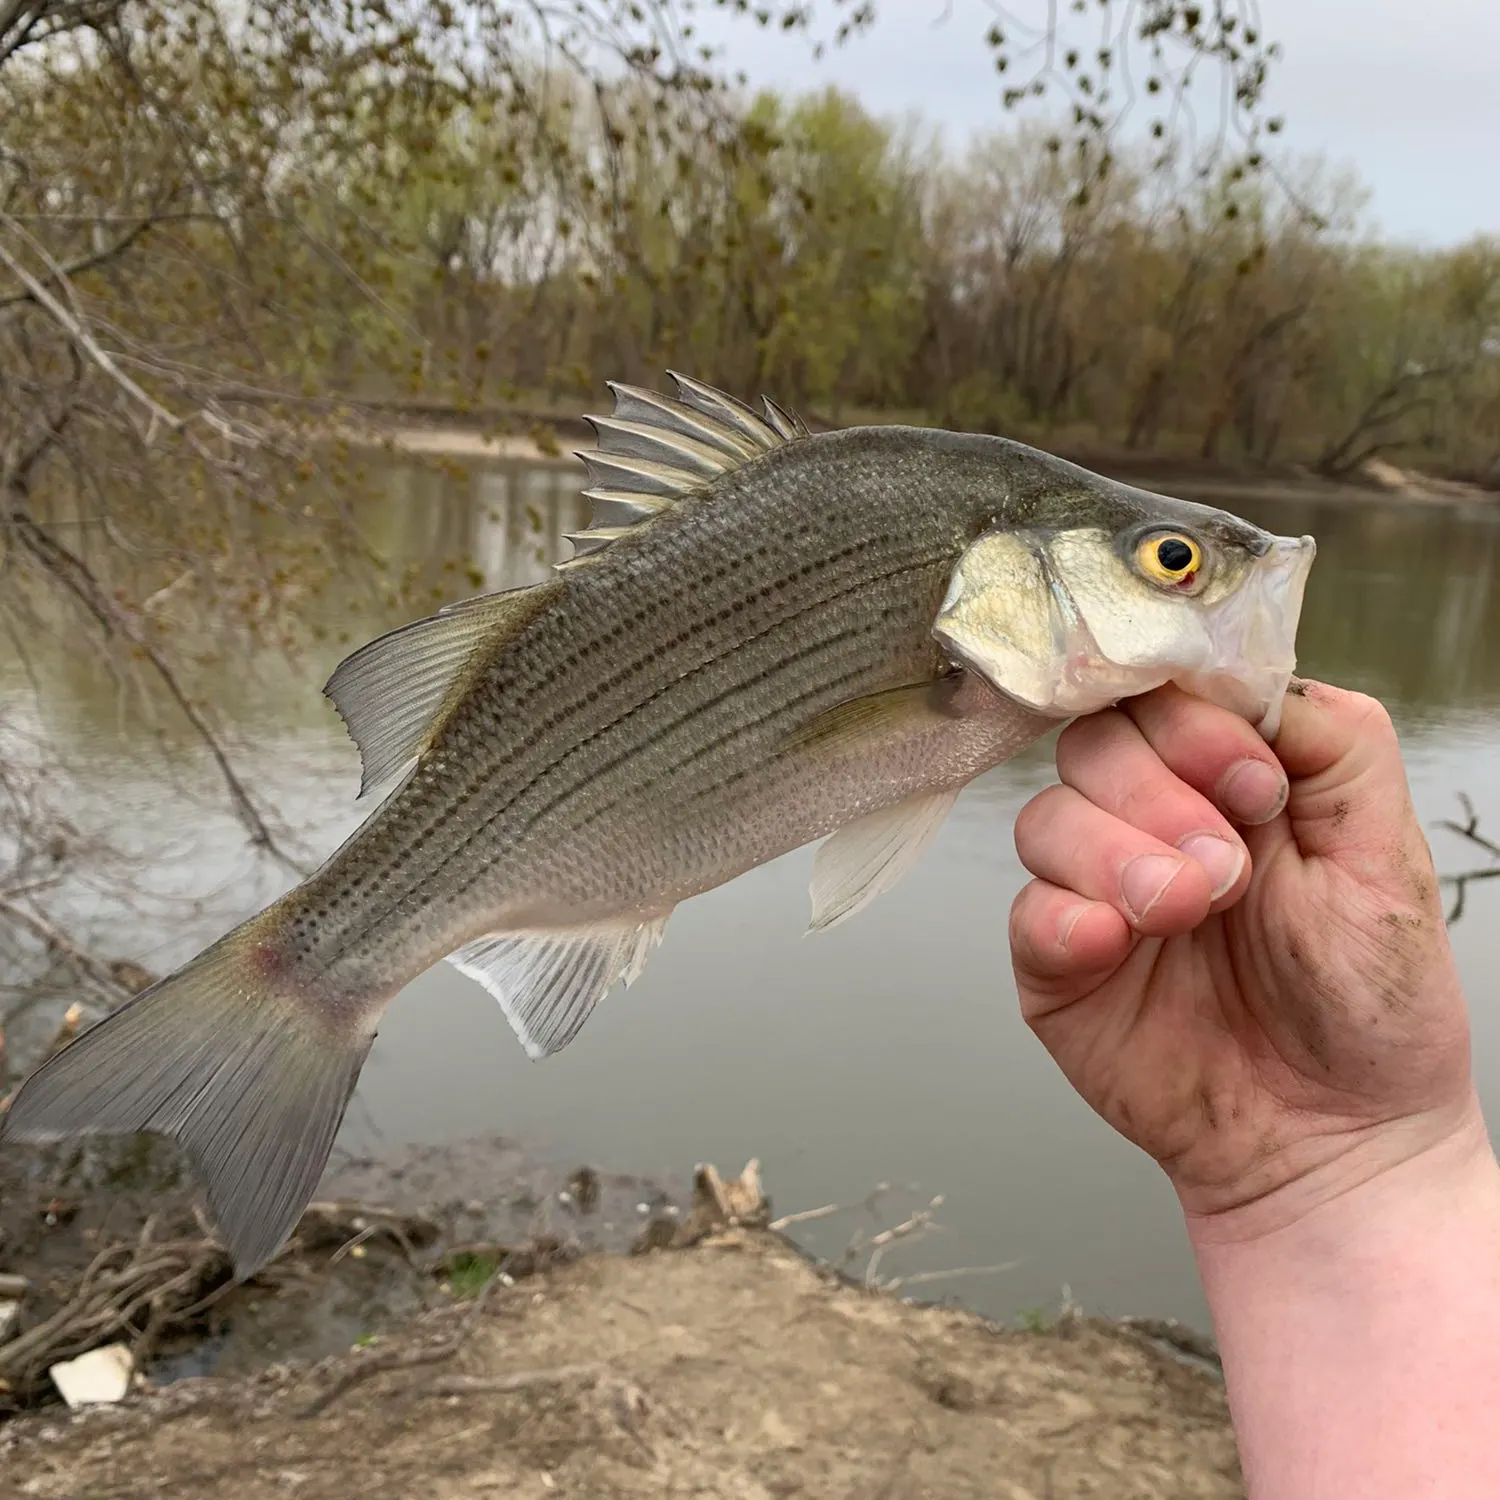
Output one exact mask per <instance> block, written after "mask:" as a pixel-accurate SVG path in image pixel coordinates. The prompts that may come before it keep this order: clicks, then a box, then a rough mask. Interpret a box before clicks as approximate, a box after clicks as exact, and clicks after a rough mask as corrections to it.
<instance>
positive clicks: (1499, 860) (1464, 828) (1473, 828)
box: [1435, 792, 1500, 927]
mask: <svg viewBox="0 0 1500 1500" xmlns="http://www.w3.org/2000/svg"><path fill="white" fill-rule="evenodd" d="M1458 800H1459V802H1460V804H1461V805H1462V806H1463V810H1464V821H1463V822H1462V823H1455V822H1454V821H1453V820H1452V819H1451V818H1439V819H1438V821H1437V823H1436V825H1435V826H1436V827H1438V828H1446V829H1447V830H1448V831H1449V832H1450V833H1456V834H1457V835H1458V836H1459V837H1460V838H1463V839H1467V840H1468V841H1469V842H1470V843H1471V844H1475V845H1477V846H1478V847H1479V848H1481V849H1483V850H1484V851H1485V853H1486V854H1488V855H1489V856H1490V858H1491V860H1492V861H1495V863H1491V864H1490V865H1488V866H1481V867H1480V868H1479V869H1476V870H1463V871H1461V872H1460V873H1459V874H1457V875H1444V876H1443V877H1442V882H1441V883H1442V884H1443V885H1448V886H1452V887H1453V892H1454V895H1453V905H1452V907H1451V908H1450V909H1449V911H1448V914H1447V918H1446V920H1447V922H1448V925H1449V926H1450V927H1451V926H1452V925H1453V924H1454V923H1455V922H1457V921H1458V920H1459V919H1460V918H1461V917H1462V916H1463V914H1464V908H1465V905H1466V903H1467V900H1468V894H1469V886H1470V885H1471V884H1473V883H1474V882H1475V881H1479V880H1497V879H1500V844H1497V843H1495V842H1494V840H1493V839H1488V838H1486V837H1485V836H1484V835H1483V834H1482V833H1480V832H1479V814H1478V813H1477V812H1476V811H1475V810H1474V804H1473V802H1472V801H1471V800H1470V799H1469V796H1468V793H1466V792H1459V793H1458Z"/></svg>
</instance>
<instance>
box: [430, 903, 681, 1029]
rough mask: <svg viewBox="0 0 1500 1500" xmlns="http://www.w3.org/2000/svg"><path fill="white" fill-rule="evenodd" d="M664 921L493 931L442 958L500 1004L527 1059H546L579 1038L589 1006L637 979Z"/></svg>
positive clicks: (592, 1006) (662, 919) (660, 919)
mask: <svg viewBox="0 0 1500 1500" xmlns="http://www.w3.org/2000/svg"><path fill="white" fill-rule="evenodd" d="M666 925H667V918H666V916H660V917H656V918H654V919H653V920H651V921H649V922H641V921H639V920H631V919H625V920H620V921H610V922H595V923H592V924H591V925H589V926H587V927H575V928H570V929H567V930H565V931H561V932H533V933H519V934H507V933H495V934H492V935H491V936H488V937H482V938H477V939H476V940H475V941H474V942H472V943H465V944H464V946H463V947H462V948H460V949H458V950H457V952H454V953H450V954H449V955H448V962H449V963H451V964H452V965H453V967H454V968H455V969H457V970H458V971H459V972H460V973H463V974H467V975H468V976H469V978H470V979H474V980H477V981H478V982H479V983H480V984H482V985H483V986H484V987H485V989H487V990H488V991H489V992H490V994H492V995H493V996H494V997H495V999H497V1000H498V1001H499V1002H500V1009H501V1010H503V1011H504V1012H505V1019H506V1020H507V1021H509V1022H510V1024H511V1027H512V1029H513V1030H514V1031H515V1033H516V1036H517V1037H519V1038H520V1042H521V1045H522V1046H523V1047H524V1048H525V1049H526V1055H527V1056H528V1057H532V1058H542V1057H549V1056H551V1054H552V1053H554V1052H557V1051H559V1050H561V1049H562V1048H563V1047H566V1046H567V1045H568V1043H569V1042H571V1041H572V1040H573V1038H574V1037H575V1036H577V1035H578V1032H579V1030H580V1029H581V1028H582V1026H583V1023H584V1022H585V1021H587V1020H588V1018H589V1016H590V1015H592V1014H593V1010H594V1007H595V1006H596V1005H597V1004H598V1003H599V1002H600V1001H601V1000H602V999H603V998H604V997H605V995H607V994H608V993H609V992H610V990H612V989H613V988H614V987H615V985H616V984H617V983H618V982H619V981H620V980H622V979H623V980H624V981H625V984H626V985H627V986H629V985H631V984H633V983H634V982H635V981H636V980H637V979H639V978H640V975H641V970H642V969H643V968H645V966H646V959H647V957H648V956H649V955H650V952H651V950H652V949H653V948H654V947H655V946H656V945H657V944H658V943H659V942H661V938H662V932H663V931H664V930H665V928H666Z"/></svg>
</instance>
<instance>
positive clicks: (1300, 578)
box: [1172, 536, 1318, 744]
mask: <svg viewBox="0 0 1500 1500" xmlns="http://www.w3.org/2000/svg"><path fill="white" fill-rule="evenodd" d="M1317 552H1318V544H1317V542H1316V541H1315V540H1314V539H1313V538H1312V537H1310V536H1303V537H1285V536H1273V537H1272V538H1270V545H1269V546H1268V547H1267V549H1266V551H1265V552H1264V553H1263V554H1262V555H1261V557H1260V558H1259V559H1258V560H1257V562H1256V564H1255V567H1254V571H1253V572H1252V573H1251V575H1250V577H1248V578H1247V579H1246V580H1245V582H1244V584H1243V585H1242V586H1241V587H1240V588H1239V589H1237V590H1236V591H1235V592H1234V593H1233V594H1232V595H1231V596H1230V597H1229V598H1228V599H1226V600H1224V601H1223V603H1222V604H1219V605H1217V606H1216V607H1215V608H1214V609H1213V610H1211V611H1210V612H1209V614H1208V621H1207V624H1208V632H1209V636H1210V639H1211V640H1212V642H1213V648H1214V649H1213V657H1214V666H1213V667H1212V668H1211V669H1208V670H1200V671H1194V672H1186V673H1183V674H1181V675H1180V676H1177V677H1174V678H1173V679H1172V680H1173V681H1174V682H1176V683H1177V685H1178V686H1179V687H1181V688H1183V689H1184V690H1185V691H1187V692H1190V693H1193V694H1194V695H1195V696H1197V697H1200V698H1206V699H1208V700H1209V701H1210V702H1213V703H1218V704H1220V705H1221V706H1222V707H1224V708H1228V709H1231V710H1233V711H1234V712H1235V713H1237V714H1239V715H1240V716H1241V717H1242V718H1245V719H1248V720H1249V721H1250V722H1251V723H1252V724H1254V725H1255V727H1256V730H1257V731H1258V732H1259V734H1260V735H1261V737H1262V738H1263V739H1264V740H1265V741H1266V742H1267V743H1268V744H1271V743H1274V741H1275V739H1276V736H1277V734H1278V733H1279V732H1280V729H1281V711H1282V707H1283V705H1284V704H1285V702H1286V691H1287V688H1288V686H1289V685H1290V683H1291V680H1292V673H1293V671H1294V670H1295V668H1296V665H1297V626H1298V623H1299V621H1300V620H1301V617H1302V599H1303V595H1304V593H1305V592H1306V589H1307V578H1308V574H1309V573H1310V572H1311V570H1312V565H1313V559H1314V558H1315V557H1316V556H1317Z"/></svg>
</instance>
